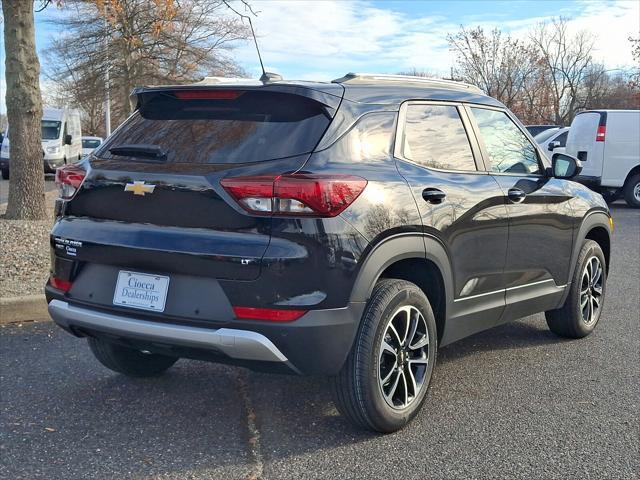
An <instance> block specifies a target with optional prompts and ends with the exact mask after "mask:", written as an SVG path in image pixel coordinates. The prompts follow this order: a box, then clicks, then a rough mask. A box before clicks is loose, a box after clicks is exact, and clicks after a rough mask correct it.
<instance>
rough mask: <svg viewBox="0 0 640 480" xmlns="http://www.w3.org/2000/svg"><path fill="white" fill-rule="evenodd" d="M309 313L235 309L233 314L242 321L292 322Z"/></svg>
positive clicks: (303, 311)
mask: <svg viewBox="0 0 640 480" xmlns="http://www.w3.org/2000/svg"><path fill="white" fill-rule="evenodd" d="M305 313H307V311H306V310H281V309H276V308H253V307H233V314H234V315H235V317H236V318H237V319H240V320H264V321H267V322H292V321H294V320H297V319H299V318H300V317H301V316H302V315H304V314H305Z"/></svg>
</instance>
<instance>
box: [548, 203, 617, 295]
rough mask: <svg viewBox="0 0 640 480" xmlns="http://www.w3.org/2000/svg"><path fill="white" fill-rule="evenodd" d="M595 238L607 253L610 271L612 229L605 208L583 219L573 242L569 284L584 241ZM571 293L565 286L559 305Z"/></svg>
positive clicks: (606, 258)
mask: <svg viewBox="0 0 640 480" xmlns="http://www.w3.org/2000/svg"><path fill="white" fill-rule="evenodd" d="M586 239H589V240H593V241H595V242H597V243H598V245H600V248H602V251H603V252H604V255H605V260H606V263H607V265H606V270H607V273H608V272H609V259H610V258H611V230H610V229H609V214H608V213H606V212H605V211H603V210H594V211H591V212H589V213H587V214H586V215H585V217H584V218H583V219H582V223H581V224H580V226H579V227H578V232H577V234H576V236H575V242H574V244H573V251H572V253H571V268H570V270H569V277H568V278H567V285H569V284H571V279H572V278H573V274H574V272H575V269H576V262H577V260H578V255H580V250H581V249H582V243H583V242H584V241H585V240H586ZM568 294H569V288H565V293H564V295H563V296H562V299H561V301H560V302H559V304H558V305H559V306H561V305H562V304H564V302H565V300H566V298H567V295H568Z"/></svg>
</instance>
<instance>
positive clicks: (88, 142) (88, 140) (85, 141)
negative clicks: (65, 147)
mask: <svg viewBox="0 0 640 480" xmlns="http://www.w3.org/2000/svg"><path fill="white" fill-rule="evenodd" d="M103 141H104V139H103V138H102V137H82V156H83V157H86V156H87V155H89V154H90V153H91V152H93V151H94V150H95V149H96V148H98V147H99V146H100V145H101V144H102V142H103Z"/></svg>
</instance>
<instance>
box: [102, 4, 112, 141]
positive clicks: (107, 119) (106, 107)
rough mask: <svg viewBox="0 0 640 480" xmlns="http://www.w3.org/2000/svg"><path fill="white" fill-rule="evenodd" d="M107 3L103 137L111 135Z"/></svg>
mask: <svg viewBox="0 0 640 480" xmlns="http://www.w3.org/2000/svg"><path fill="white" fill-rule="evenodd" d="M107 3H108V2H104V29H105V35H104V46H103V48H104V56H105V69H104V91H105V96H104V124H105V125H104V131H105V137H108V136H109V135H111V94H110V93H109V70H110V69H111V67H110V65H109V40H108V38H109V35H108V34H107V32H108V31H109V20H108V19H107Z"/></svg>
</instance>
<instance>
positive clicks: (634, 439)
mask: <svg viewBox="0 0 640 480" xmlns="http://www.w3.org/2000/svg"><path fill="white" fill-rule="evenodd" d="M613 216H614V219H615V220H616V232H615V234H614V237H613V248H612V265H611V271H610V276H609V279H608V292H607V299H606V304H605V309H604V312H603V315H602V318H601V320H600V324H599V325H598V327H597V329H596V331H595V332H594V333H593V334H592V335H591V336H589V337H587V338H585V339H582V340H577V341H575V340H574V341H569V340H564V339H561V338H559V337H556V336H554V335H553V334H551V333H550V332H549V331H548V329H547V327H546V323H545V321H544V317H543V316H542V315H536V316H533V317H529V318H526V319H522V320H519V321H517V322H514V323H511V324H508V325H504V326H501V327H498V328H495V329H493V330H490V331H487V332H484V333H482V334H479V335H475V336H473V337H470V338H468V339H466V340H463V341H460V342H458V343H455V344H453V345H450V346H448V347H445V348H443V349H442V350H441V351H440V352H439V358H438V364H437V365H436V369H435V372H434V377H433V380H432V386H431V388H430V393H429V396H428V398H427V402H426V403H425V405H424V408H423V410H422V412H421V413H420V414H419V415H418V417H417V418H416V419H415V421H414V422H413V423H412V424H411V425H410V426H408V427H407V428H406V429H405V430H403V431H401V432H398V433H395V434H391V435H385V436H378V435H373V434H370V433H364V432H362V431H359V430H357V429H355V428H353V427H351V426H350V425H349V424H348V423H346V421H344V420H343V419H342V418H341V417H340V416H339V415H338V413H337V412H336V410H335V409H334V407H333V405H332V403H331V401H330V397H329V395H328V392H327V389H326V385H325V381H324V380H323V379H317V378H298V377H288V376H276V375H265V374H257V373H252V372H248V371H247V370H244V369H240V368H232V367H225V366H218V365H212V364H207V363H199V362H195V361H187V360H181V361H179V362H178V363H177V364H176V365H175V367H174V368H172V369H171V370H169V371H168V372H167V374H165V375H164V376H162V377H159V378H155V379H145V380H132V379H127V378H125V377H123V376H120V375H117V374H114V373H112V372H110V371H108V370H106V369H105V368H103V367H102V366H100V365H99V364H98V362H97V361H96V360H94V359H93V357H92V356H91V354H90V352H89V349H88V347H87V345H86V342H85V341H82V340H79V339H76V338H73V337H71V336H70V335H68V334H66V333H64V332H62V331H61V330H60V329H58V328H57V327H55V326H54V325H53V324H52V323H44V322H43V323H32V324H24V325H10V326H6V327H3V328H2V329H1V330H0V335H1V341H0V382H1V387H0V395H1V410H0V415H1V423H2V426H1V431H0V433H1V438H0V442H1V443H0V477H2V478H7V479H27V478H28V479H32V478H43V479H44V478H47V479H58V478H65V479H71V478H73V479H76V478H114V479H116V478H117V479H129V478H132V479H133V478H158V479H165V478H175V479H257V478H264V479H289V478H290V479H306V478H331V479H341V478H367V479H369V478H387V479H396V478H397V479H405V480H406V479H426V478H429V479H440V478H442V479H445V478H446V479H452V478H510V479H513V478H527V479H531V478H544V479H548V478H593V479H602V478H612V479H614V478H615V479H630V478H639V477H638V476H639V472H640V455H638V452H639V449H640V422H639V418H638V417H639V412H640V408H639V407H640V379H639V376H640V375H639V374H640V366H639V365H640V357H639V355H640V331H639V312H640V211H638V210H632V209H629V208H626V206H625V205H623V204H622V205H618V204H616V205H615V206H614V207H613Z"/></svg>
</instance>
